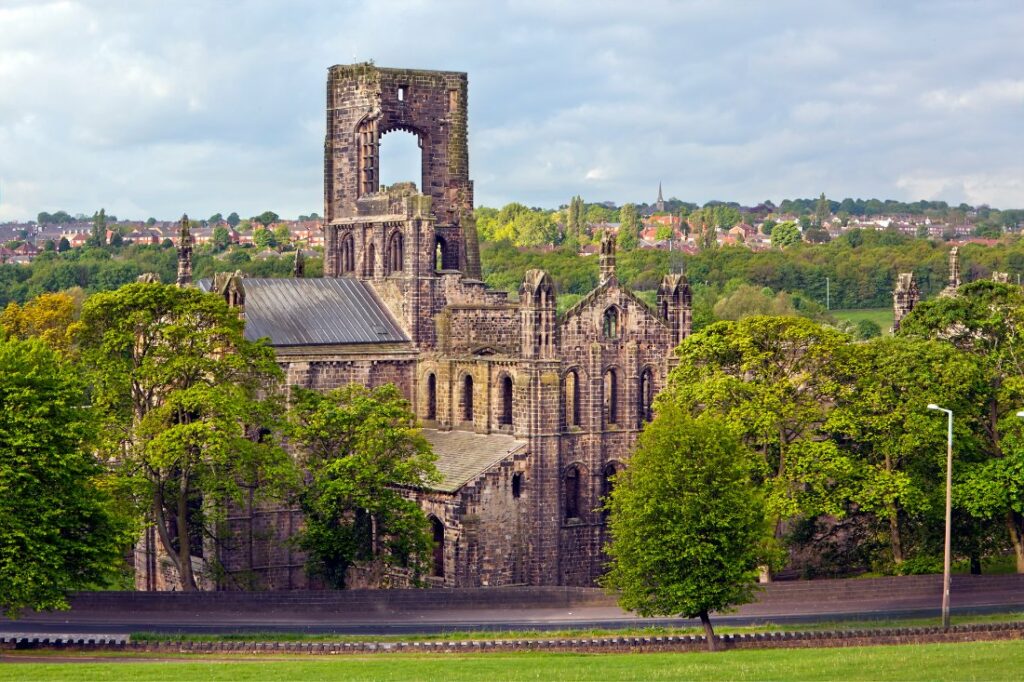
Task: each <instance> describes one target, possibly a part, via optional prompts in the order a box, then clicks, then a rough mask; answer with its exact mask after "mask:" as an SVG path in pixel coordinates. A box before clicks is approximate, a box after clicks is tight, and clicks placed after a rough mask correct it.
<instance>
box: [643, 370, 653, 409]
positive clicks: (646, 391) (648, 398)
mask: <svg viewBox="0 0 1024 682" xmlns="http://www.w3.org/2000/svg"><path fill="white" fill-rule="evenodd" d="M652 419H654V374H653V372H651V370H650V369H645V370H644V371H643V374H641V375H640V420H641V421H645V422H649V421H651V420H652Z"/></svg>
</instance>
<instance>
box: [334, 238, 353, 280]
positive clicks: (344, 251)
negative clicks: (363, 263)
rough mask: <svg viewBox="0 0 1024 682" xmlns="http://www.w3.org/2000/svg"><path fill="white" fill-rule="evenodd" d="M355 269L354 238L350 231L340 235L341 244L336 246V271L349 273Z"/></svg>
mask: <svg viewBox="0 0 1024 682" xmlns="http://www.w3.org/2000/svg"><path fill="white" fill-rule="evenodd" d="M355 269H356V240H355V239H354V238H353V237H352V233H351V232H346V233H345V234H343V235H342V236H341V244H340V246H339V247H338V272H339V273H341V274H349V273H352V272H355Z"/></svg>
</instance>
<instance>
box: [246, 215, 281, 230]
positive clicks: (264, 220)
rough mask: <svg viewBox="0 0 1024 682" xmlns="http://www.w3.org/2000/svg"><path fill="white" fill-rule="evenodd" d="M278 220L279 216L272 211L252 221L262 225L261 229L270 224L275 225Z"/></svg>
mask: <svg viewBox="0 0 1024 682" xmlns="http://www.w3.org/2000/svg"><path fill="white" fill-rule="evenodd" d="M280 219H281V216H279V215H277V214H276V213H274V212H273V211H264V212H263V213H260V214H259V215H258V216H256V217H255V218H254V219H253V220H254V221H256V222H258V223H260V224H261V225H263V227H270V225H271V223H276V222H277V221H278V220H280Z"/></svg>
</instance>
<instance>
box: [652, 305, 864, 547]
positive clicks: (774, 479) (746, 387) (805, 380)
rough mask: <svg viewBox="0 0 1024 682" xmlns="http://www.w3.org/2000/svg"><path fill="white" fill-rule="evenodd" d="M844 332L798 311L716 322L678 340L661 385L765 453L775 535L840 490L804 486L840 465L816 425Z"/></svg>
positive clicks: (825, 506)
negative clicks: (665, 380)
mask: <svg viewBox="0 0 1024 682" xmlns="http://www.w3.org/2000/svg"><path fill="white" fill-rule="evenodd" d="M847 341H848V339H847V337H846V336H845V335H844V334H841V333H839V332H837V331H835V330H833V329H829V328H827V327H824V326H821V325H819V324H816V323H814V322H812V321H810V320H806V319H803V318H799V317H768V316H755V317H747V318H744V319H741V320H739V321H738V322H717V323H715V324H712V325H710V326H708V327H706V328H705V329H703V330H701V331H700V332H698V333H696V334H694V335H692V336H690V337H689V338H688V339H686V340H685V341H683V343H682V344H681V345H680V346H679V348H678V349H677V351H676V354H677V356H678V358H679V364H678V365H677V366H676V368H675V369H673V370H672V371H671V372H670V373H669V379H668V386H667V388H666V391H667V392H668V393H669V394H670V395H672V397H673V401H675V402H676V404H678V405H679V406H680V407H683V408H686V409H688V410H689V411H690V412H691V413H692V414H695V415H697V414H701V413H703V412H705V411H710V412H711V413H714V414H718V415H719V416H720V417H722V418H724V419H725V420H727V421H728V422H729V423H731V424H732V425H733V426H734V427H735V428H736V429H737V430H738V432H739V433H740V434H741V435H742V437H743V439H744V441H745V442H746V444H747V445H748V446H750V447H751V448H753V449H754V450H755V451H756V452H757V453H759V454H760V456H761V458H762V459H763V461H764V464H765V468H764V475H765V479H764V481H763V485H764V487H765V499H766V502H767V505H768V507H767V509H768V512H769V514H770V515H771V518H772V520H773V522H774V527H775V537H776V539H780V540H781V538H782V532H783V522H784V521H785V520H786V519H789V518H792V517H794V516H796V515H798V514H809V515H816V514H818V513H832V512H834V511H836V510H837V509H840V508H841V506H842V503H843V501H844V500H845V497H844V495H843V491H835V494H829V495H825V494H823V493H824V492H826V491H818V490H813V489H810V488H808V487H806V486H805V485H804V484H805V483H806V481H807V479H808V478H812V477H813V478H814V479H816V480H827V479H828V478H829V477H830V476H832V475H838V474H841V472H842V468H843V467H842V463H838V464H837V463H836V462H835V461H834V460H833V459H830V458H829V457H828V455H829V454H830V452H829V451H828V450H827V449H825V448H824V447H823V444H822V443H821V439H820V438H819V432H818V427H819V426H820V425H821V424H822V423H823V422H824V420H825V419H826V417H827V416H828V413H829V409H830V407H829V406H830V405H831V404H832V402H833V401H834V399H835V395H836V391H837V388H838V387H837V385H836V382H835V380H834V378H833V376H832V374H833V373H832V370H831V363H832V360H833V356H834V355H835V353H836V352H837V350H838V349H839V348H841V347H842V346H844V345H845V344H846V343H847Z"/></svg>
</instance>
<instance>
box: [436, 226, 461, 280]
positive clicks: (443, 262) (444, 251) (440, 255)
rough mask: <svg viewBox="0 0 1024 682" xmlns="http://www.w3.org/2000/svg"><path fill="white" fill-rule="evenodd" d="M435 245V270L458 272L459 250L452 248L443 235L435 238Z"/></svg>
mask: <svg viewBox="0 0 1024 682" xmlns="http://www.w3.org/2000/svg"><path fill="white" fill-rule="evenodd" d="M434 244H435V245H434V269H435V270H437V271H439V272H440V271H441V270H458V269H459V253H458V249H453V248H451V245H450V244H449V243H448V241H447V240H446V239H445V238H444V237H442V236H441V235H437V236H436V237H435V238H434Z"/></svg>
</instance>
